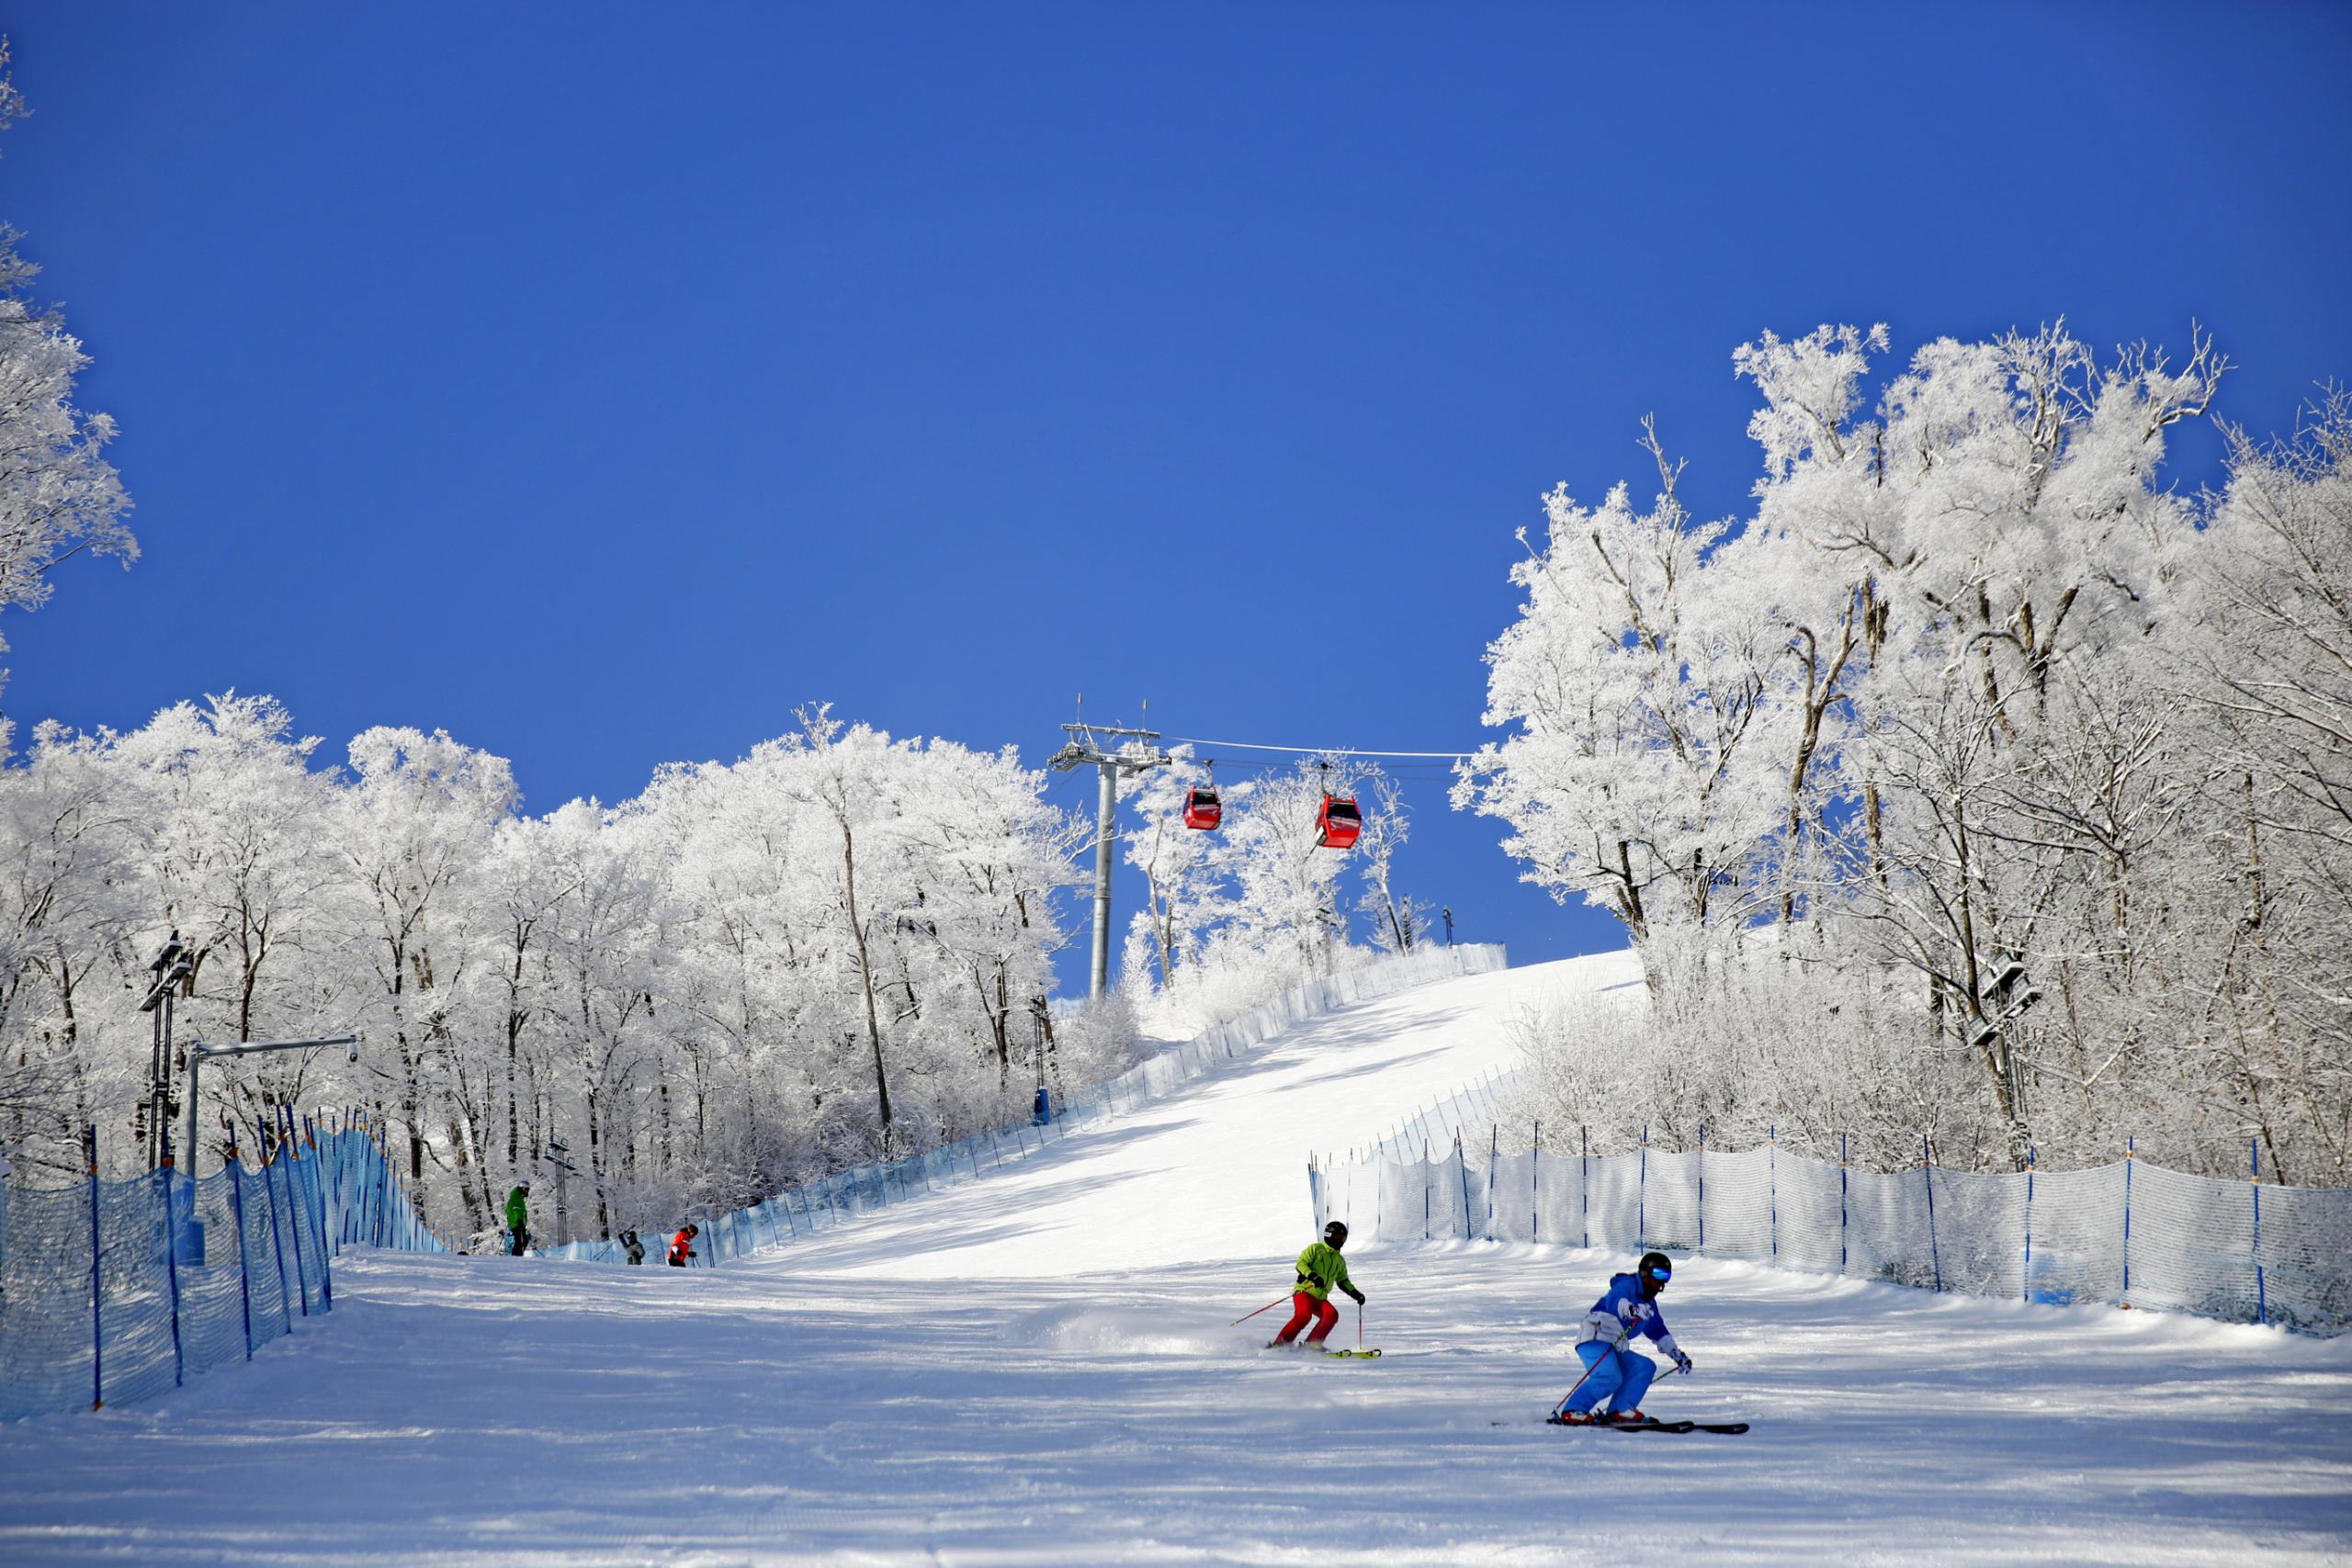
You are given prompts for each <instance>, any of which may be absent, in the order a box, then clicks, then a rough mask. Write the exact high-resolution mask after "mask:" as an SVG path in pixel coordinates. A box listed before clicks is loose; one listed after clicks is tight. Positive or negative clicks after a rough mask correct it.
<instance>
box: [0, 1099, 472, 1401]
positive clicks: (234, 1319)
mask: <svg viewBox="0 0 2352 1568" xmlns="http://www.w3.org/2000/svg"><path fill="white" fill-rule="evenodd" d="M356 1242H358V1243H368V1244H370V1245H376V1246H384V1247H402V1248H406V1249H410V1250H430V1251H439V1250H443V1248H442V1247H441V1243H440V1242H439V1241H438V1240H437V1239H435V1237H434V1236H433V1235H432V1234H431V1233H430V1232H428V1231H426V1230H425V1229H424V1225H423V1224H421V1223H420V1222H419V1221H418V1220H417V1218H416V1214H415V1211H414V1209H413V1206H412V1205H411V1204H410V1202H409V1201H408V1194H407V1192H406V1191H405V1190H404V1189H402V1188H401V1184H400V1182H399V1180H398V1179H397V1178H396V1177H395V1176H394V1175H393V1173H392V1170H391V1167H390V1161H388V1160H387V1159H386V1158H385V1157H384V1156H383V1153H382V1151H381V1149H380V1148H379V1146H378V1145H376V1143H375V1142H374V1141H373V1140H372V1139H371V1138H369V1137H368V1135H367V1134H364V1133H361V1132H358V1131H356V1130H353V1129H345V1130H341V1131H337V1132H333V1133H329V1134H322V1135H320V1136H318V1137H317V1138H316V1139H315V1141H313V1140H312V1139H311V1138H309V1137H303V1138H288V1140H286V1141H285V1142H284V1143H283V1144H281V1145H279V1147H278V1149H277V1155H276V1157H274V1158H273V1159H271V1160H270V1161H269V1162H268V1163H267V1164H266V1165H261V1166H251V1165H246V1164H244V1163H243V1162H242V1161H239V1162H236V1163H232V1164H231V1165H228V1166H226V1167H224V1168H221V1169H220V1170H218V1171H215V1172H213V1173H212V1174H211V1175H209V1176H206V1177H203V1178H201V1179H198V1180H194V1181H191V1180H189V1179H188V1178H187V1176H186V1175H185V1174H183V1173H181V1172H179V1171H176V1170H159V1171H154V1172H152V1173H150V1174H148V1175H145V1176H139V1177H133V1178H131V1179H129V1180H125V1181H100V1180H97V1179H91V1180H89V1181H86V1182H85V1183H83V1184H81V1185H79V1186H76V1187H70V1188H62V1189H56V1190H35V1189H30V1188H23V1187H16V1186H11V1185H6V1184H0V1419H14V1418H16V1417H18V1416H33V1415H39V1414H41V1413H43V1412H47V1411H52V1410H70V1409H76V1408H89V1407H92V1406H96V1405H99V1404H123V1403H125V1402H127V1401H130V1400H136V1399H144V1398H147V1397H149V1396H151V1395H153V1394H156V1393H163V1392H164V1391H166V1390H168V1389H172V1388H175V1387H178V1386H180V1385H182V1384H184V1383H186V1382H187V1380H189V1379H190V1378H193V1377H197V1376H199V1375H200V1374H202V1373H204V1372H207V1371H210V1370H211V1369H212V1368H214V1367H217V1366H219V1365H220V1364H222V1363H223V1362H227V1361H240V1360H250V1359H253V1354H254V1350H255V1349H257V1348H260V1347H261V1346H264V1345H266V1344H267V1343H268V1342H269V1341H271V1340H272V1339H275V1338H277V1337H278V1336H280V1335H282V1334H287V1333H289V1332H291V1331H292V1329H293V1328H294V1326H295V1325H298V1324H300V1322H301V1321H303V1320H304V1319H306V1318H310V1317H315V1316H320V1315H322V1314H325V1313H326V1312H328V1311H330V1310H331V1309H332V1307H333V1305H334V1280H333V1274H332V1269H331V1264H332V1260H333V1258H334V1254H335V1253H336V1252H337V1251H339V1250H340V1249H341V1248H342V1247H344V1246H345V1245H349V1244H352V1243H356Z"/></svg>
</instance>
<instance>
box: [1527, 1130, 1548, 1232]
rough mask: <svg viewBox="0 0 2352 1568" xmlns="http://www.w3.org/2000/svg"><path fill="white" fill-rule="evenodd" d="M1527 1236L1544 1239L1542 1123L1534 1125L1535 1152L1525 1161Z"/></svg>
mask: <svg viewBox="0 0 2352 1568" xmlns="http://www.w3.org/2000/svg"><path fill="white" fill-rule="evenodd" d="M1527 1234H1528V1235H1531V1236H1532V1237H1533V1238H1534V1239H1535V1240H1537V1241H1542V1240H1543V1239H1544V1123H1543V1122H1542V1121H1541V1120H1540V1119H1539V1120H1538V1121H1537V1122H1536V1123H1535V1152H1534V1154H1532V1155H1531V1156H1529V1157H1528V1161H1527Z"/></svg>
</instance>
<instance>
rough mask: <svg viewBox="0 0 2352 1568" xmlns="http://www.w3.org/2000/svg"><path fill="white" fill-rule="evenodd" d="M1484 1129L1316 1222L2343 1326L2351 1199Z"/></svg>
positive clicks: (1343, 1175) (1360, 1186)
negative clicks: (1576, 1143) (1513, 1143)
mask: <svg viewBox="0 0 2352 1568" xmlns="http://www.w3.org/2000/svg"><path fill="white" fill-rule="evenodd" d="M1463 1103H1466V1102H1463ZM1454 1108H1455V1109H1457V1110H1458V1109H1460V1105H1459V1104H1457V1105H1456V1106H1455V1107H1454ZM1477 1131H1481V1132H1488V1133H1489V1136H1488V1137H1487V1138H1485V1139H1479V1138H1477V1137H1476V1136H1475V1135H1474V1136H1472V1137H1469V1138H1464V1137H1462V1136H1460V1135H1459V1134H1457V1135H1456V1137H1455V1138H1454V1139H1453V1141H1452V1143H1451V1145H1450V1146H1448V1147H1447V1150H1446V1152H1445V1153H1444V1154H1442V1155H1434V1156H1432V1157H1418V1156H1417V1157H1413V1158H1398V1157H1395V1156H1383V1155H1379V1154H1374V1155H1373V1156H1366V1157H1358V1158H1352V1159H1346V1160H1344V1161H1335V1162H1332V1163H1331V1164H1329V1165H1328V1166H1325V1165H1318V1166H1315V1167H1312V1168H1310V1169H1309V1172H1308V1185H1309V1190H1310V1192H1311V1195H1312V1198H1313V1201H1314V1204H1315V1219H1316V1224H1317V1225H1318V1226H1319V1225H1321V1224H1324V1223H1326V1222H1327V1221H1329V1220H1331V1219H1341V1220H1345V1221H1347V1223H1348V1224H1349V1226H1350V1228H1351V1231H1354V1232H1355V1233H1356V1234H1357V1235H1371V1236H1374V1237H1377V1238H1378V1239H1380V1240H1384V1241H1435V1240H1447V1239H1459V1240H1465V1241H1466V1240H1476V1239H1484V1240H1488V1241H1522V1242H1538V1243H1549V1244H1555V1245H1558V1246H1564V1247H1602V1248H1608V1249H1612V1250H1616V1251H1620V1252H1623V1253H1625V1254H1627V1255H1628V1256H1629V1257H1630V1256H1631V1255H1634V1254H1638V1253H1642V1252H1645V1251H1648V1250H1651V1249H1653V1248H1656V1249H1657V1250H1659V1251H1663V1252H1691V1253H1698V1254H1700V1255H1702V1256H1705V1257H1711V1258H1745V1259H1748V1260H1750V1261H1754V1262H1759V1263H1767V1264H1770V1265H1771V1266H1773V1267H1776V1268H1782V1269H1803V1270H1808V1271H1812V1272H1816V1273H1824V1274H1841V1275H1847V1276H1850V1277H1853V1278H1858V1279H1866V1280H1889V1281H1892V1282H1894V1283H1896V1284H1902V1285H1911V1286H1917V1287H1919V1288H1922V1289H1927V1290H1936V1291H1952V1292H1961V1293H1963V1294H1968V1295H1977V1296H2007V1297H2014V1298H2018V1299H2022V1300H2027V1301H2037V1302H2045V1303H2058V1304H2064V1303H2075V1302H2084V1303H2091V1302H2104V1303H2115V1304H2120V1305H2128V1306H2135V1307H2155V1308H2160V1309H2163V1310H2165V1311H2171V1312H2184V1313H2193V1314H2198V1315H2199V1316H2202V1317H2211V1318H2219V1319H2221V1320H2222V1321H2224V1322H2230V1323H2260V1324H2268V1325H2276V1326H2278V1327H2282V1328H2291V1329H2297V1330H2301V1331H2302V1332H2305V1333H2311V1334H2322V1335H2328V1334H2339V1333H2342V1332H2344V1331H2345V1330H2346V1329H2347V1328H2352V1189H2346V1188H2311V1187H2278V1186H2266V1185H2264V1184H2263V1183H2262V1182H2260V1181H2259V1180H2256V1179H2248V1180H2245V1181H2226V1180H2220V1179H2215V1178H2212V1177H2204V1176H2185V1175H2182V1174H2181V1173H2179V1172H2177V1171H2171V1170H2165V1169H2163V1168H2159V1167H2156V1166H2152V1165H2149V1164H2148V1163H2147V1162H2145V1161H2144V1160H2139V1159H2134V1158H2131V1157H2129V1156H2127V1157H2125V1158H2124V1159H2121V1160H2120V1161H2117V1162H2116V1163H2114V1164H2112V1165H2105V1166H2099V1167H2098V1168H2093V1169H2089V1170H2070V1171H2048V1170H2036V1169H2033V1168H2028V1169H2026V1170H2023V1171H2016V1172H1998V1173H1991V1174H1981V1173H1975V1172H1967V1171H1956V1170H1948V1169H1945V1168H1942V1167H1940V1166H1937V1165H1934V1164H1932V1163H1930V1162H1929V1161H1928V1159H1927V1158H1925V1157H1924V1156H1925V1154H1926V1151H1925V1150H1924V1149H1923V1151H1922V1153H1923V1158H1922V1160H1921V1162H1920V1164H1919V1165H1918V1166H1917V1167H1916V1168H1911V1169H1908V1170H1897V1171H1878V1170H1862V1169H1857V1168H1852V1167H1850V1166H1848V1165H1846V1164H1843V1163H1839V1164H1836V1165H1832V1164H1829V1163H1826V1162H1825V1161H1821V1160H1812V1159H1805V1158H1802V1157H1800V1156H1794V1155H1791V1154H1787V1153H1784V1152H1782V1151H1781V1149H1780V1147H1779V1146H1778V1145H1777V1144H1774V1145H1767V1146H1766V1147H1763V1148H1758V1149H1745V1150H1738V1151H1729V1150H1722V1149H1707V1148H1702V1149H1698V1150H1667V1149H1662V1148H1655V1147H1651V1146H1648V1145H1644V1146H1642V1147H1640V1148H1637V1149H1634V1150H1631V1151H1627V1152H1624V1153H1619V1154H1609V1155H1591V1154H1586V1153H1582V1152H1578V1153H1574V1154H1558V1153H1554V1152H1553V1151H1551V1150H1548V1149H1544V1150H1533V1149H1531V1150H1524V1151H1521V1152H1520V1153H1517V1154H1500V1153H1493V1152H1490V1151H1492V1150H1493V1149H1494V1148H1495V1146H1496V1145H1497V1144H1498V1141H1499V1140H1498V1138H1497V1137H1495V1136H1494V1135H1493V1134H1492V1132H1491V1130H1490V1129H1489V1128H1480V1129H1477ZM1480 1143H1485V1144H1487V1148H1486V1149H1481V1148H1479V1147H1478V1146H1477V1145H1479V1144H1480ZM1365 1225H1369V1227H1370V1228H1369V1230H1365V1229H1363V1226H1365Z"/></svg>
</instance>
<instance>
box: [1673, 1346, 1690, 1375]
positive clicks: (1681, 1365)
mask: <svg viewBox="0 0 2352 1568" xmlns="http://www.w3.org/2000/svg"><path fill="white" fill-rule="evenodd" d="M1674 1370H1675V1371H1678V1372H1687V1371H1690V1370H1691V1358H1690V1357H1688V1356H1686V1355H1684V1354H1683V1353H1682V1352H1681V1351H1679V1350H1677V1351H1676V1352H1675V1353H1674Z"/></svg>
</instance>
